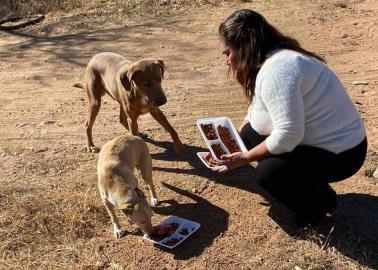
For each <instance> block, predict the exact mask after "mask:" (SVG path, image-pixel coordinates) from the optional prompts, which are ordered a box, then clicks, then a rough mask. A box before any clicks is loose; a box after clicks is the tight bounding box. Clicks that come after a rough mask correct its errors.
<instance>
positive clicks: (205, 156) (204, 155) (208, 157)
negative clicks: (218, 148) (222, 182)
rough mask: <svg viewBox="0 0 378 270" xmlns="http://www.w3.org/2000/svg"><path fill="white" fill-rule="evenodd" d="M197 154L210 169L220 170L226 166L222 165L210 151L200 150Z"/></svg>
mask: <svg viewBox="0 0 378 270" xmlns="http://www.w3.org/2000/svg"><path fill="white" fill-rule="evenodd" d="M197 156H198V157H199V159H200V160H201V161H202V163H203V164H205V166H206V167H208V168H209V169H210V170H213V171H219V170H220V169H222V168H224V166H223V165H220V164H219V162H218V161H217V160H216V159H215V158H214V157H213V155H212V154H211V153H210V152H198V153H197Z"/></svg>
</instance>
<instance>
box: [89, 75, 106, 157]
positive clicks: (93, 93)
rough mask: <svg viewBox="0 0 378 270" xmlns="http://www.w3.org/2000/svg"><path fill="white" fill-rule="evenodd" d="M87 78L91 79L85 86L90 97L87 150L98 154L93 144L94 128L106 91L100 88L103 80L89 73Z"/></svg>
mask: <svg viewBox="0 0 378 270" xmlns="http://www.w3.org/2000/svg"><path fill="white" fill-rule="evenodd" d="M87 77H88V78H89V79H88V83H87V84H86V85H85V90H86V92H87V95H88V111H87V121H86V122H85V126H86V133H87V139H88V145H87V149H88V151H89V152H92V153H97V152H99V150H100V149H98V148H97V147H96V146H95V145H94V143H93V138H92V127H93V124H94V122H95V120H96V117H97V114H98V112H99V110H100V107H101V96H102V95H103V94H104V90H103V89H102V88H101V86H100V84H101V81H100V80H101V79H100V78H98V76H96V75H95V74H93V72H91V73H89V74H88V76H87Z"/></svg>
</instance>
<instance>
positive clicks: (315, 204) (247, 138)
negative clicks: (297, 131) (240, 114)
mask: <svg viewBox="0 0 378 270" xmlns="http://www.w3.org/2000/svg"><path fill="white" fill-rule="evenodd" d="M240 136H241V138H242V140H243V142H244V144H245V146H246V147H247V149H248V150H249V149H252V148H253V147H254V146H256V145H258V144H260V143H261V142H262V141H264V140H265V139H266V136H261V135H259V134H258V133H257V132H256V131H255V130H253V128H252V127H251V125H249V124H247V125H245V126H244V127H243V129H242V131H241V134H240ZM366 152H367V140H366V138H365V139H364V140H363V141H362V142H361V143H360V144H358V145H357V146H356V147H354V148H352V149H349V150H347V151H344V152H342V153H339V154H334V153H332V152H329V151H327V150H324V149H320V148H316V147H311V146H305V145H299V146H297V147H296V148H294V150H293V151H292V152H289V153H284V154H280V155H273V156H270V157H267V158H265V159H263V160H260V162H259V163H258V166H257V167H256V180H257V182H258V183H259V184H260V185H261V187H262V188H264V189H265V190H266V191H268V193H270V194H271V195H272V196H273V197H274V198H275V199H276V200H277V201H279V202H281V203H282V204H284V205H286V206H287V207H288V208H290V209H292V210H293V211H294V212H296V213H297V214H301V215H307V216H316V217H320V216H322V215H325V214H326V213H327V211H328V210H330V209H332V208H334V207H336V192H335V191H334V190H333V189H332V188H331V186H330V185H329V183H332V182H337V181H341V180H343V179H346V178H348V177H350V176H352V175H354V174H355V173H356V172H357V171H358V170H359V169H360V168H361V166H362V164H363V162H364V160H365V157H366Z"/></svg>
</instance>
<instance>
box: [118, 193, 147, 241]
mask: <svg viewBox="0 0 378 270" xmlns="http://www.w3.org/2000/svg"><path fill="white" fill-rule="evenodd" d="M134 196H135V198H134V202H133V203H126V204H124V205H120V206H118V207H117V209H119V210H122V212H123V213H124V214H125V215H126V217H127V219H128V220H129V222H130V223H132V224H135V225H137V226H138V227H139V228H140V229H141V230H142V231H143V232H144V233H146V234H150V233H151V232H152V223H151V217H152V210H151V207H150V205H149V204H148V202H147V200H146V197H145V195H144V193H143V192H142V191H141V190H140V189H139V188H136V189H135V193H134Z"/></svg>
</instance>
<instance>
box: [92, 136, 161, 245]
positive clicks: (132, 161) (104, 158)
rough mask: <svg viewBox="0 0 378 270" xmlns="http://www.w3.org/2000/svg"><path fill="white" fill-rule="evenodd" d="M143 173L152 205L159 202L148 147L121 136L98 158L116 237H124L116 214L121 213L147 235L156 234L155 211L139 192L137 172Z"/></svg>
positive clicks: (102, 192) (101, 186) (102, 190)
mask: <svg viewBox="0 0 378 270" xmlns="http://www.w3.org/2000/svg"><path fill="white" fill-rule="evenodd" d="M135 167H138V169H139V170H140V171H141V174H142V178H143V180H144V181H145V182H146V183H147V184H148V186H149V189H150V193H151V204H152V205H154V206H155V205H157V203H158V199H157V196H156V192H155V188H154V185H153V183H152V160H151V156H150V154H149V152H148V148H147V144H146V143H145V142H144V141H143V140H142V139H141V138H140V137H137V136H133V135H130V134H127V135H121V136H118V137H116V138H114V139H113V140H111V141H110V142H107V143H106V144H105V145H104V146H103V147H102V149H101V151H100V154H99V158H98V167H97V173H98V187H99V190H100V195H101V198H102V201H103V202H104V205H105V207H106V210H107V211H108V213H109V215H110V218H111V220H112V223H113V227H114V236H115V237H116V238H120V237H121V236H122V231H121V227H120V224H119V221H118V218H117V215H116V213H115V210H121V211H122V212H123V213H124V214H125V215H126V217H127V218H128V220H129V222H130V223H135V224H136V225H137V226H138V227H139V228H141V229H142V231H143V232H145V233H147V234H149V233H151V232H152V224H151V216H152V211H151V208H150V206H149V204H148V202H147V201H146V198H145V196H144V194H143V192H142V191H141V190H140V189H139V188H138V180H137V179H136V178H135V176H134V173H133V172H134V168H135Z"/></svg>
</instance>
